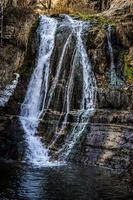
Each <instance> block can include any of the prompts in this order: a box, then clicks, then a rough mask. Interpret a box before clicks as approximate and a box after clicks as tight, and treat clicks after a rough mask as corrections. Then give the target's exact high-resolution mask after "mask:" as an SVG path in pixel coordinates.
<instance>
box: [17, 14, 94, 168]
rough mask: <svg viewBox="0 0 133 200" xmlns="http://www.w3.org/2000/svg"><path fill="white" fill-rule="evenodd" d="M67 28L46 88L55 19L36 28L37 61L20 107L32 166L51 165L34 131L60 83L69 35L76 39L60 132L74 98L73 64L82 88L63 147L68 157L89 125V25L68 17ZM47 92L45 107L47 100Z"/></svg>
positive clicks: (91, 76) (91, 83)
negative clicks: (80, 76) (79, 71)
mask: <svg viewBox="0 0 133 200" xmlns="http://www.w3.org/2000/svg"><path fill="white" fill-rule="evenodd" d="M64 17H65V21H64V22H63V23H66V25H68V26H70V28H71V32H70V34H69V35H68V38H67V40H66V42H65V44H64V47H63V50H62V53H61V56H60V60H59V64H58V66H57V71H56V75H55V78H54V80H53V83H52V86H51V87H50V90H49V91H48V88H49V85H48V84H49V76H50V59H51V55H52V52H53V49H54V47H55V34H56V30H57V25H58V22H57V20H56V19H53V18H50V17H47V16H41V18H40V25H39V28H38V34H39V37H40V46H39V53H38V60H37V64H36V67H35V69H34V72H33V74H32V77H31V80H30V83H29V85H28V89H27V93H26V96H25V100H24V102H23V104H22V106H21V114H20V121H21V124H22V127H23V129H24V131H25V137H26V142H27V152H26V157H25V160H26V161H28V162H29V163H32V164H33V165H37V166H44V165H51V164H53V163H52V162H50V158H49V155H48V149H47V148H45V146H44V145H43V143H42V141H41V137H39V136H37V128H38V125H39V120H40V117H41V115H42V114H43V112H44V109H45V110H47V109H48V108H49V105H50V103H51V100H52V97H53V94H54V91H55V89H56V86H57V83H58V81H59V76H60V73H61V68H62V64H63V59H64V57H65V53H66V51H67V48H68V45H69V44H70V42H71V40H72V36H74V37H75V38H76V46H75V53H74V58H73V63H72V65H71V72H70V75H69V79H68V85H67V91H66V96H65V97H64V98H66V106H67V107H66V115H65V117H64V121H63V123H62V127H61V128H60V130H59V131H60V132H63V131H64V129H65V126H66V123H67V118H68V117H67V116H68V114H69V112H70V102H71V98H72V95H73V84H74V73H75V68H76V63H77V62H78V63H79V64H80V66H81V67H82V70H83V89H82V93H83V94H82V101H81V105H80V109H81V112H80V113H81V114H79V116H78V119H77V123H76V125H75V127H74V129H73V131H72V134H71V136H70V138H69V144H68V143H67V144H66V145H65V147H64V149H65V155H66V157H67V156H68V155H69V153H70V152H71V150H72V149H73V147H74V146H75V144H76V142H77V140H78V139H79V138H80V136H81V135H82V133H83V132H84V129H85V127H86V123H87V122H88V119H89V116H90V112H91V111H92V110H94V109H95V87H96V82H95V78H94V74H93V72H92V67H91V63H90V60H89V58H88V54H87V50H86V48H85V45H84V41H83V38H84V37H85V34H84V32H86V30H88V29H89V27H90V23H89V22H83V21H79V20H73V19H72V18H71V17H69V16H64ZM48 92H49V94H50V95H49V96H48V100H47V105H46V97H47V94H48Z"/></svg>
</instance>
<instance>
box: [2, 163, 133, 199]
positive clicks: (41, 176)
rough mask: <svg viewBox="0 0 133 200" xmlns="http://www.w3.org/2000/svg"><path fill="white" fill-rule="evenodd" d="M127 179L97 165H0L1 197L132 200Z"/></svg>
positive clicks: (132, 192)
mask: <svg viewBox="0 0 133 200" xmlns="http://www.w3.org/2000/svg"><path fill="white" fill-rule="evenodd" d="M132 196H133V191H132V190H131V185H130V183H129V182H126V183H125V181H124V179H123V178H122V176H121V178H120V175H116V174H114V173H112V172H110V171H109V170H103V169H102V170H101V169H99V168H96V167H93V168H92V167H81V166H72V165H70V166H69V165H64V166H54V167H45V168H39V169H38V168H32V167H30V166H26V165H22V164H21V165H20V164H14V163H6V164H0V199H1V200H118V199H119V200H122V199H123V200H125V199H126V200H131V199H132Z"/></svg>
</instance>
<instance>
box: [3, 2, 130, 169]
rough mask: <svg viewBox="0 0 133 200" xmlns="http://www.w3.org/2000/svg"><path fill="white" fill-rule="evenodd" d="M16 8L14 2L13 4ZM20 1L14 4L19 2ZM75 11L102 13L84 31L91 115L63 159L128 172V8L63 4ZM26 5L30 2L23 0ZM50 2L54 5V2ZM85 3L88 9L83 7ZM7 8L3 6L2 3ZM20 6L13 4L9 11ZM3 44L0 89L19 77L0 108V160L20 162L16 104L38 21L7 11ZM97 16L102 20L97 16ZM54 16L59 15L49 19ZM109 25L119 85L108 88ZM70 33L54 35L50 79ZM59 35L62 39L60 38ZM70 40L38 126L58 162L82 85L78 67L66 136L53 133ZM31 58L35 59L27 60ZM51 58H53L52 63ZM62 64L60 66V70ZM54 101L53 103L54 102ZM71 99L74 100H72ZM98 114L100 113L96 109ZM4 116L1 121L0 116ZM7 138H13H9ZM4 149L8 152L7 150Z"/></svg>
mask: <svg viewBox="0 0 133 200" xmlns="http://www.w3.org/2000/svg"><path fill="white" fill-rule="evenodd" d="M12 2H13V3H15V2H16V1H12ZM18 2H19V1H18ZM62 2H64V3H65V4H66V3H67V4H69V6H72V7H74V6H75V5H76V6H79V4H82V6H83V7H84V5H86V6H88V7H87V9H90V8H91V9H93V10H96V11H97V12H101V11H104V12H102V13H100V14H98V15H96V16H94V17H92V18H91V20H92V24H93V26H92V27H91V29H90V30H89V34H88V38H87V41H86V45H87V49H88V55H89V56H90V59H91V63H92V66H93V71H94V73H95V76H96V80H97V87H98V88H97V104H96V108H97V110H96V113H95V114H94V115H93V116H92V117H91V118H90V119H89V122H88V123H87V124H86V132H85V134H84V135H83V137H82V138H80V141H79V142H78V143H77V144H76V146H75V150H74V151H73V153H72V154H71V155H70V157H69V159H68V160H71V161H74V162H80V163H84V164H93V165H94V164H98V165H102V166H106V167H111V168H117V169H118V168H119V169H128V168H132V166H131V160H132V156H133V153H132V148H133V127H132V123H133V113H132V110H133V103H132V99H133V85H132V83H133V79H132V78H133V76H132V74H131V71H132V67H133V57H132V52H133V50H132V49H133V37H132V35H133V23H132V22H133V15H132V12H130V11H132V5H131V4H130V5H129V1H123V0H121V1H119V0H113V1H107V0H103V1H100V0H99V1H94V0H90V1H89V3H88V1H84V2H85V4H83V1H81V2H80V1H78V3H79V4H77V1H62ZM27 3H28V5H29V3H30V1H27ZM54 3H59V2H57V1H54ZM88 4H89V5H88ZM7 5H8V4H7ZM17 5H19V4H17V3H15V4H14V6H17ZM5 15H6V18H5V22H4V24H5V26H4V29H5V32H4V35H5V40H4V45H3V47H0V61H1V66H2V68H1V69H0V77H1V79H0V89H2V88H4V87H5V85H6V84H7V83H9V82H10V80H11V79H12V77H13V73H14V72H19V73H20V81H19V83H18V86H17V89H16V91H15V94H14V95H13V97H12V98H11V99H10V101H9V103H8V105H7V106H6V107H5V108H4V109H1V110H0V111H1V116H2V117H0V144H2V145H0V156H1V157H4V158H12V159H17V160H19V159H21V158H22V156H23V153H24V152H23V150H22V149H23V144H22V143H23V142H22V141H23V132H22V130H21V127H20V124H19V119H18V117H16V116H17V115H19V113H20V105H21V103H22V102H23V99H24V96H25V92H26V89H27V85H28V82H29V79H30V76H31V73H32V71H33V66H34V64H35V56H36V42H35V40H34V39H35V36H36V34H35V29H36V26H37V17H36V15H34V14H33V12H30V10H29V8H27V9H24V10H23V8H21V9H20V8H14V7H13V8H8V9H7V10H6V12H5ZM101 16H102V17H101ZM54 17H58V15H56V16H54ZM108 23H109V24H111V25H112V27H113V28H112V46H113V53H114V63H115V70H116V73H117V76H118V77H119V78H120V79H121V80H122V82H123V85H122V86H121V85H119V84H118V85H115V86H114V85H110V79H109V71H110V56H109V52H108V47H107V24H108ZM69 31H70V30H69V29H62V31H60V32H57V35H56V41H55V43H56V44H55V46H56V48H55V50H54V52H53V56H52V60H51V66H52V71H51V77H50V81H52V78H53V77H54V75H55V66H56V65H57V63H58V61H59V56H60V54H61V48H62V46H63V45H64V39H65V38H67V36H68V34H69ZM18 33H19V34H18ZM63 34H64V35H63ZM74 42H75V41H74V40H73V42H72V43H71V46H69V53H68V54H67V55H66V57H65V59H64V63H65V65H66V67H65V68H63V70H62V77H61V79H60V82H59V84H58V87H57V89H56V92H55V96H54V100H53V101H52V102H51V105H50V109H49V110H48V111H47V113H45V116H44V117H43V119H42V120H41V121H40V127H39V134H40V135H42V136H43V140H44V142H45V144H46V145H47V146H49V149H50V150H51V155H52V156H53V157H55V156H56V157H58V150H59V149H60V148H61V147H62V146H63V144H64V143H65V142H66V137H67V135H66V133H67V134H68V135H69V134H71V130H72V129H73V127H74V124H75V123H76V120H77V112H78V108H79V101H80V99H81V97H80V93H81V92H80V91H81V87H82V85H80V84H79V82H80V83H81V82H82V78H81V70H80V69H79V68H78V67H77V71H76V79H75V81H76V84H77V85H79V87H78V90H77V92H75V93H74V97H73V100H72V110H74V111H75V112H71V113H69V115H68V122H67V127H66V129H65V131H64V132H63V133H62V134H61V135H56V134H55V127H56V125H57V123H59V120H58V119H61V120H62V119H63V118H64V115H65V113H64V112H62V106H63V102H62V99H63V96H64V95H65V87H66V81H67V75H68V73H69V64H70V63H69V57H70V55H71V54H72V52H73V50H74V49H73V45H74ZM32 58H34V59H32ZM55 58H56V59H55ZM65 65H64V66H65ZM57 99H58V101H57ZM75 100H76V101H75ZM99 109H100V110H99ZM3 116H5V117H3ZM14 116H15V117H14ZM11 133H12V135H11ZM7 147H8V148H7Z"/></svg>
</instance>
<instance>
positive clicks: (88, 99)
mask: <svg viewBox="0 0 133 200" xmlns="http://www.w3.org/2000/svg"><path fill="white" fill-rule="evenodd" d="M68 19H69V21H70V22H71V26H72V29H73V33H74V35H75V36H76V53H75V56H74V59H73V65H72V74H71V76H70V81H69V86H68V92H67V113H66V117H65V120H64V123H63V127H62V129H61V130H62V131H63V129H64V127H65V124H66V122H67V115H68V113H69V112H70V106H69V104H70V96H71V95H72V87H73V84H72V79H73V74H74V70H75V66H76V63H75V61H76V62H77V60H78V62H79V63H80V65H81V66H82V70H83V94H82V101H81V111H80V112H79V115H78V119H77V123H76V125H75V126H74V128H73V130H72V133H71V135H70V136H69V137H68V139H67V141H66V144H65V145H64V146H63V148H62V149H61V152H62V156H63V157H64V158H65V159H67V158H68V156H69V154H70V153H71V152H72V150H73V148H74V146H75V144H76V143H77V142H78V140H79V139H80V137H81V135H82V134H83V133H84V131H85V128H86V125H87V123H88V121H89V117H90V116H91V114H92V112H93V111H94V109H95V97H96V96H95V94H96V81H95V78H94V74H93V72H92V67H91V63H90V60H89V57H88V54H87V51H86V49H85V45H84V42H83V39H82V37H84V32H85V31H86V29H89V27H90V23H89V22H83V21H77V20H72V18H70V17H68ZM70 94H71V95H70Z"/></svg>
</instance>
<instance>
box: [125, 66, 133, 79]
mask: <svg viewBox="0 0 133 200" xmlns="http://www.w3.org/2000/svg"><path fill="white" fill-rule="evenodd" d="M124 71H125V75H126V77H127V81H128V82H132V83H133V65H131V64H125V69H124Z"/></svg>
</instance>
